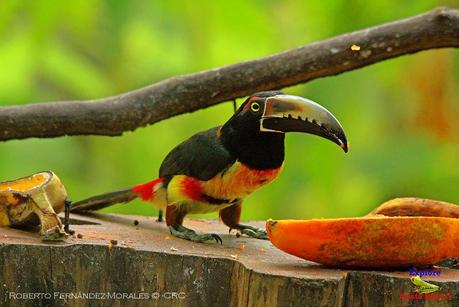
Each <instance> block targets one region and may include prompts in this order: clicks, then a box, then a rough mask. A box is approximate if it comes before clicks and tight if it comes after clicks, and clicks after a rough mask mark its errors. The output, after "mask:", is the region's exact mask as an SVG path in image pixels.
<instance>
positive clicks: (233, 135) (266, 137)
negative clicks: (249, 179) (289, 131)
mask: <svg viewBox="0 0 459 307" xmlns="http://www.w3.org/2000/svg"><path fill="white" fill-rule="evenodd" d="M257 128H258V127H257ZM284 138H285V134H284V133H275V132H273V133H270V132H260V131H259V130H258V129H256V130H255V129H253V130H245V131H244V129H233V128H232V127H231V126H227V125H225V126H223V127H222V128H221V140H222V142H223V145H224V146H225V147H226V149H227V150H228V151H229V152H230V153H231V155H233V156H234V157H235V158H236V159H237V160H238V161H240V162H241V163H243V164H244V165H246V166H248V167H250V168H252V169H257V170H268V169H277V168H279V167H281V166H282V163H283V162H284Z"/></svg>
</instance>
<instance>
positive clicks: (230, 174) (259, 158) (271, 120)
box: [72, 91, 348, 243]
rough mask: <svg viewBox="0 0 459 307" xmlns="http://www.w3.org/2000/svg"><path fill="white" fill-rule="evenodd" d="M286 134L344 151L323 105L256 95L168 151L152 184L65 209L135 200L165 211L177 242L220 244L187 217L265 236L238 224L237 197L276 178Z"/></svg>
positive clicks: (343, 141)
mask: <svg viewBox="0 0 459 307" xmlns="http://www.w3.org/2000/svg"><path fill="white" fill-rule="evenodd" d="M291 131H297V132H305V133H309V134H315V135H318V136H321V137H323V138H326V139H328V140H331V141H332V142H334V143H336V144H338V145H339V146H340V147H341V148H342V149H343V150H344V151H345V152H347V149H348V144H347V140H346V136H345V134H344V131H343V128H342V127H341V124H340V123H339V122H338V120H337V119H336V118H335V117H334V116H333V115H332V114H331V113H330V112H329V111H328V110H326V109H325V108H324V107H322V106H320V105H319V104H317V103H315V102H313V101H311V100H308V99H305V98H302V97H298V96H292V95H285V94H283V93H281V92H278V91H267V92H260V93H256V94H254V95H252V96H250V97H249V98H248V99H247V100H246V101H245V102H244V103H243V104H242V105H241V106H240V108H239V109H238V110H237V111H236V113H235V114H234V115H233V116H232V117H231V118H230V119H229V120H228V121H227V122H226V123H225V124H224V125H223V126H219V127H215V128H212V129H209V130H207V131H203V132H200V133H197V134H195V135H193V136H192V137H190V138H189V139H188V140H186V141H184V142H182V143H181V144H179V145H178V146H177V147H175V148H174V149H173V150H172V151H171V152H170V153H169V154H168V155H167V156H166V158H165V159H164V161H163V163H162V165H161V167H160V169H159V177H158V179H155V180H153V181H150V182H147V183H144V184H140V185H136V186H134V187H132V188H129V189H126V190H122V191H118V192H112V193H107V194H103V195H100V196H95V197H92V198H89V199H86V200H83V201H80V202H77V203H74V204H73V205H72V211H74V212H75V211H86V210H97V209H101V208H103V207H107V206H109V205H112V204H114V203H120V202H128V201H130V200H132V199H134V198H137V197H139V198H140V199H142V200H144V201H148V202H151V203H153V204H154V205H156V206H157V207H159V208H160V210H165V211H166V224H167V226H168V227H169V229H170V232H171V234H172V235H174V236H176V237H179V238H183V239H187V240H191V241H195V242H205V241H210V240H216V241H217V242H220V243H221V239H220V237H219V236H218V235H216V234H207V233H198V232H195V231H194V230H192V229H188V228H186V227H184V226H183V225H182V223H183V219H184V217H185V216H186V215H187V214H189V213H208V212H214V211H219V215H220V218H221V220H222V221H223V223H225V225H227V226H228V227H229V228H230V231H231V229H237V230H238V231H240V232H241V233H243V234H245V235H248V236H251V237H255V238H260V239H266V238H267V236H266V232H265V231H264V230H263V229H259V228H256V227H252V226H248V225H243V224H240V223H239V218H240V214H241V206H242V200H243V199H244V197H246V196H248V195H249V194H251V193H252V192H253V191H255V190H256V189H258V188H259V187H261V186H263V185H265V184H267V183H269V182H271V181H273V180H274V179H275V178H276V177H277V176H278V174H279V172H280V171H281V169H282V166H283V163H284V138H285V132H291Z"/></svg>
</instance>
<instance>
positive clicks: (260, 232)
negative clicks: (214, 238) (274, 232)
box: [229, 224, 268, 240]
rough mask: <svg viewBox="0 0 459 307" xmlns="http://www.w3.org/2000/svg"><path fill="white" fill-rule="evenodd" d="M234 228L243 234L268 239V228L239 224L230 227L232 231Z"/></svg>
mask: <svg viewBox="0 0 459 307" xmlns="http://www.w3.org/2000/svg"><path fill="white" fill-rule="evenodd" d="M233 229H236V230H238V231H240V232H241V233H242V234H245V235H247V236H249V237H252V238H256V239H262V240H268V234H267V233H266V230H264V229H261V228H258V227H253V226H249V225H241V224H239V225H237V226H236V227H233V228H230V230H229V231H230V232H231V230H233Z"/></svg>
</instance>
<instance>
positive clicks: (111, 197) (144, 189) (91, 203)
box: [70, 178, 165, 212]
mask: <svg viewBox="0 0 459 307" xmlns="http://www.w3.org/2000/svg"><path fill="white" fill-rule="evenodd" d="M163 182H164V180H163V178H158V179H155V180H153V181H149V182H147V183H144V184H139V185H135V186H133V187H130V188H127V189H124V190H120V191H115V192H109V193H104V194H101V195H97V196H93V197H90V198H87V199H84V200H80V201H77V202H75V203H73V204H72V207H71V209H70V211H71V212H81V211H95V210H99V209H103V208H106V207H109V206H111V205H114V204H120V203H128V202H130V201H131V200H133V199H135V198H137V197H140V199H142V200H144V201H149V202H152V203H154V204H156V205H157V206H158V207H160V208H161V207H163V203H165V189H164V185H163Z"/></svg>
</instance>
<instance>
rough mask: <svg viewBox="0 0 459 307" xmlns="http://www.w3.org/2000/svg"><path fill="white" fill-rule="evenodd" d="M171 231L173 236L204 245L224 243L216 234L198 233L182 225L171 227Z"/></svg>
mask: <svg viewBox="0 0 459 307" xmlns="http://www.w3.org/2000/svg"><path fill="white" fill-rule="evenodd" d="M169 230H170V232H171V234H172V235H173V236H176V237H177V238H181V239H185V240H190V241H193V242H199V243H202V242H207V241H213V240H215V241H217V243H220V244H222V242H223V241H222V239H221V238H220V236H219V235H217V234H215V233H197V232H196V231H194V230H191V229H189V228H186V227H184V226H182V225H178V226H169Z"/></svg>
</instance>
